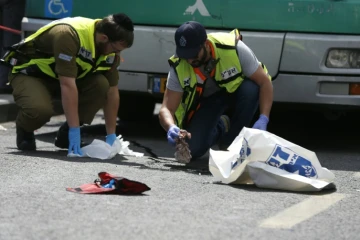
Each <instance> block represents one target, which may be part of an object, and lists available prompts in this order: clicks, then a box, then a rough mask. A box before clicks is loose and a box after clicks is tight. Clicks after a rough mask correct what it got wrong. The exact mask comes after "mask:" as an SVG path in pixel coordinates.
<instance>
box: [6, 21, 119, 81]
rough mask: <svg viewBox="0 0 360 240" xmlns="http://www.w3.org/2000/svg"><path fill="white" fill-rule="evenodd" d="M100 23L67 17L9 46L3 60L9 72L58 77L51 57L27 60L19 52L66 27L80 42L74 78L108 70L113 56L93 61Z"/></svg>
mask: <svg viewBox="0 0 360 240" xmlns="http://www.w3.org/2000/svg"><path fill="white" fill-rule="evenodd" d="M99 20H100V19H89V18H84V17H73V18H70V17H69V18H63V19H60V20H56V21H53V22H51V23H49V24H47V25H45V26H43V27H42V28H40V29H39V30H38V31H37V32H35V33H34V34H32V35H30V36H29V37H27V38H25V39H24V40H23V41H22V42H20V43H19V44H16V45H14V46H12V47H11V50H10V51H9V52H8V53H7V54H5V57H4V61H5V62H6V63H7V64H8V65H10V67H12V73H19V72H21V73H24V74H28V75H34V76H39V73H40V74H42V75H44V74H45V75H46V76H49V77H52V78H58V76H57V74H56V73H55V58H54V56H49V55H47V54H41V53H40V54H39V55H40V57H38V58H27V57H26V55H24V54H23V53H21V46H23V45H24V44H31V42H32V41H33V40H34V39H35V38H36V37H38V36H39V35H41V34H42V33H44V32H45V31H46V30H49V29H50V28H52V27H53V26H55V25H58V24H66V25H69V26H71V27H72V28H73V29H74V30H75V31H76V33H77V35H78V37H79V41H80V48H79V52H78V53H77V56H76V64H77V66H78V76H77V78H78V79H79V78H83V77H85V76H86V75H87V74H89V73H95V72H99V71H108V70H110V69H111V67H112V65H113V63H114V61H115V57H116V56H115V53H112V54H109V55H106V56H104V55H101V56H100V57H99V58H98V59H97V60H96V62H95V40H94V38H95V36H94V34H95V23H96V22H97V21H99Z"/></svg>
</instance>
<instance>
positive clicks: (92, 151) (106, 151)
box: [68, 135, 144, 160]
mask: <svg viewBox="0 0 360 240" xmlns="http://www.w3.org/2000/svg"><path fill="white" fill-rule="evenodd" d="M129 145H130V143H129V142H128V141H124V140H123V138H122V136H121V135H119V136H118V137H117V138H116V140H115V141H114V144H113V145H112V146H110V145H109V144H107V143H106V142H104V141H101V140H98V139H94V140H93V142H92V143H91V144H89V145H87V146H85V147H82V148H81V151H82V153H83V156H79V155H78V154H73V153H70V154H68V157H90V158H98V159H102V160H105V159H111V158H113V157H115V155H116V154H120V155H128V156H135V157H142V156H144V154H143V153H139V152H134V151H132V150H130V148H129Z"/></svg>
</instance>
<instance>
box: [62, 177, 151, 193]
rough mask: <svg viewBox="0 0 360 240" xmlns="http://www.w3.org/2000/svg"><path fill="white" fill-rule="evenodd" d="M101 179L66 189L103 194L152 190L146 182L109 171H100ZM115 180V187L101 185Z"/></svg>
mask: <svg viewBox="0 0 360 240" xmlns="http://www.w3.org/2000/svg"><path fill="white" fill-rule="evenodd" d="M98 175H99V178H100V179H96V180H95V181H94V183H87V184H83V185H81V186H80V187H77V188H70V187H68V188H66V191H69V192H75V193H82V194H86V193H103V194H119V195H125V194H141V193H143V192H145V191H149V190H151V188H149V187H148V186H147V185H146V184H144V183H141V182H137V181H132V180H129V179H127V178H123V177H118V176H115V175H112V174H109V173H107V172H100V173H98ZM112 179H114V180H115V188H104V187H102V186H101V185H104V184H107V183H109V182H110V180H112Z"/></svg>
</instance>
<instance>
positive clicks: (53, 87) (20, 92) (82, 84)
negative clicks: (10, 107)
mask: <svg viewBox="0 0 360 240" xmlns="http://www.w3.org/2000/svg"><path fill="white" fill-rule="evenodd" d="M10 84H11V86H12V88H13V96H14V100H15V102H16V104H17V106H18V107H19V112H18V115H17V118H16V124H17V126H19V127H21V128H23V129H24V130H25V131H27V132H32V131H34V130H36V129H39V128H40V127H42V126H44V125H45V124H46V123H47V122H49V121H50V118H51V117H52V116H54V115H55V111H54V107H53V100H54V99H56V98H58V99H61V88H60V82H59V80H56V79H51V78H49V79H42V78H36V77H31V76H28V75H25V74H20V73H19V74H16V75H12V76H11V77H10ZM76 85H77V88H78V96H79V100H78V103H79V106H78V111H79V120H80V122H82V123H85V124H91V122H92V121H93V119H94V117H95V114H96V113H97V112H98V111H99V110H100V109H101V108H102V107H103V106H104V104H105V101H106V96H107V92H108V90H109V82H108V80H107V78H106V77H105V76H104V75H103V74H93V75H89V76H86V77H85V78H83V79H77V80H76Z"/></svg>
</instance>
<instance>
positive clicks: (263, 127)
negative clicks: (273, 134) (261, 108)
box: [252, 114, 269, 131]
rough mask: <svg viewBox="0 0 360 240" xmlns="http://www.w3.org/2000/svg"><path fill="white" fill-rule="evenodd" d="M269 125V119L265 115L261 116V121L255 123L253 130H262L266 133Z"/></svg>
mask: <svg viewBox="0 0 360 240" xmlns="http://www.w3.org/2000/svg"><path fill="white" fill-rule="evenodd" d="M268 123H269V118H268V117H267V116H265V115H264V114H261V115H260V117H259V119H258V120H257V121H256V122H255V124H254V126H253V127H252V128H256V129H260V130H264V131H266V128H267V124H268Z"/></svg>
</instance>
